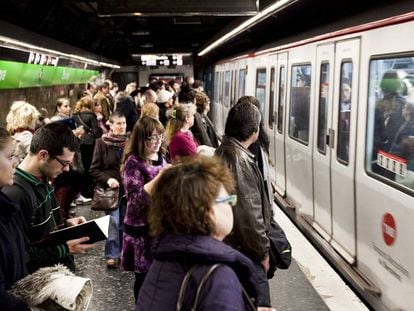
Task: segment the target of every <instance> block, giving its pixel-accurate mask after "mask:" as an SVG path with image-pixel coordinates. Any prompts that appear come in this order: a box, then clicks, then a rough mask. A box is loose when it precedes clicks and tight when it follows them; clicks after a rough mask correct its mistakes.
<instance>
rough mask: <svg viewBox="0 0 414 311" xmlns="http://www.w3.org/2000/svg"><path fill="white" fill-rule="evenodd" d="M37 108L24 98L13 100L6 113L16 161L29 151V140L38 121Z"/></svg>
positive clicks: (20, 159)
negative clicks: (13, 142)
mask: <svg viewBox="0 0 414 311" xmlns="http://www.w3.org/2000/svg"><path fill="white" fill-rule="evenodd" d="M39 117H40V113H39V111H38V110H37V108H36V107H35V106H33V105H31V104H29V103H28V102H26V101H24V100H18V101H14V102H13V104H12V105H11V107H10V111H9V113H8V114H7V117H6V122H7V130H8V131H9V133H10V134H11V135H12V136H13V138H14V141H15V155H16V156H17V158H18V161H19V162H20V161H22V160H23V158H24V157H25V156H26V155H27V154H28V153H29V149H30V142H31V141H32V137H33V133H34V131H35V129H36V126H37V124H38V122H39Z"/></svg>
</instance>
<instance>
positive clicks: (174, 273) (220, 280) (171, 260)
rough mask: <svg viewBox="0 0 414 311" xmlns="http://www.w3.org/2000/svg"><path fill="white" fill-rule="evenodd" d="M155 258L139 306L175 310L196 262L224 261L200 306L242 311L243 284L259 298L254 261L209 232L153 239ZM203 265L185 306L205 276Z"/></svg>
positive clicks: (146, 309)
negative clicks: (185, 279)
mask: <svg viewBox="0 0 414 311" xmlns="http://www.w3.org/2000/svg"><path fill="white" fill-rule="evenodd" d="M152 252H153V256H154V259H155V260H154V262H153V264H152V266H151V268H150V270H149V272H148V274H147V276H146V278H145V281H144V284H143V286H142V288H141V290H140V292H139V296H138V300H137V305H136V310H139V311H158V310H164V311H169V310H171V311H174V310H176V304H177V300H178V293H179V290H180V287H181V283H182V281H183V278H184V276H185V274H186V272H187V271H188V269H190V268H191V267H192V266H193V265H195V264H197V265H212V264H215V263H222V265H220V266H219V267H218V268H217V269H216V270H215V271H214V272H213V274H212V275H211V276H210V277H209V278H208V280H207V282H206V284H205V285H204V287H203V289H202V291H201V295H200V299H199V304H198V306H197V310H201V311H204V310H206V311H207V310H225V311H230V310H231V311H236V310H237V311H240V310H249V309H247V308H246V306H245V303H244V300H243V296H242V289H241V284H243V287H244V288H245V289H246V291H247V293H248V294H249V296H250V297H254V298H256V295H257V280H256V275H255V274H254V270H253V264H252V262H251V261H250V259H248V258H247V257H246V256H244V255H243V254H241V253H240V252H238V251H237V250H235V249H233V248H231V247H230V246H228V245H226V244H224V243H223V242H221V241H218V240H216V239H214V238H212V237H210V236H205V235H196V236H194V235H172V234H169V235H165V236H163V237H161V238H157V239H155V240H154V241H153V247H152ZM205 271H206V267H203V266H201V267H200V268H198V269H197V270H195V272H194V273H193V274H192V276H193V277H192V278H191V279H190V282H189V283H188V286H187V289H186V295H185V298H184V305H183V310H190V309H191V307H192V304H193V300H194V297H195V291H196V289H197V284H199V282H200V280H201V279H202V277H203V276H204V273H205Z"/></svg>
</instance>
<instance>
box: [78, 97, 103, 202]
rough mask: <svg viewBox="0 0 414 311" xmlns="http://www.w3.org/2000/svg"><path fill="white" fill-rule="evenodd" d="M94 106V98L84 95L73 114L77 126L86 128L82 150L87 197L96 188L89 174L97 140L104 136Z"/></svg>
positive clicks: (84, 194)
mask: <svg viewBox="0 0 414 311" xmlns="http://www.w3.org/2000/svg"><path fill="white" fill-rule="evenodd" d="M92 108H93V100H92V99H90V98H89V97H83V98H81V99H80V100H79V101H78V102H77V103H76V107H75V113H74V114H73V118H74V119H75V122H76V126H77V127H83V129H84V130H85V134H84V135H82V136H81V138H80V151H81V158H82V164H83V168H84V172H85V173H84V176H83V181H84V182H83V185H84V189H82V195H83V196H85V197H87V198H90V197H91V196H92V194H93V189H94V184H93V178H92V177H91V176H90V174H89V168H90V166H91V162H92V157H93V149H94V147H95V140H96V139H97V138H99V137H101V136H102V129H101V128H100V127H99V125H98V119H97V118H96V115H95V113H93V111H92Z"/></svg>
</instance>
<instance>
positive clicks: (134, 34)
mask: <svg viewBox="0 0 414 311" xmlns="http://www.w3.org/2000/svg"><path fill="white" fill-rule="evenodd" d="M132 35H133V36H149V35H150V32H149V31H143V30H141V31H134V32H132Z"/></svg>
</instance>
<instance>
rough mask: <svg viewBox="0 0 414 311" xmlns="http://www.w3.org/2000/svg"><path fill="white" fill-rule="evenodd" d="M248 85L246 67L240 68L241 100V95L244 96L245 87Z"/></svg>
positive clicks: (239, 85)
mask: <svg viewBox="0 0 414 311" xmlns="http://www.w3.org/2000/svg"><path fill="white" fill-rule="evenodd" d="M245 87H246V69H240V71H239V84H238V88H239V89H238V97H237V100H239V98H240V97H242V96H244V89H245Z"/></svg>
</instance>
